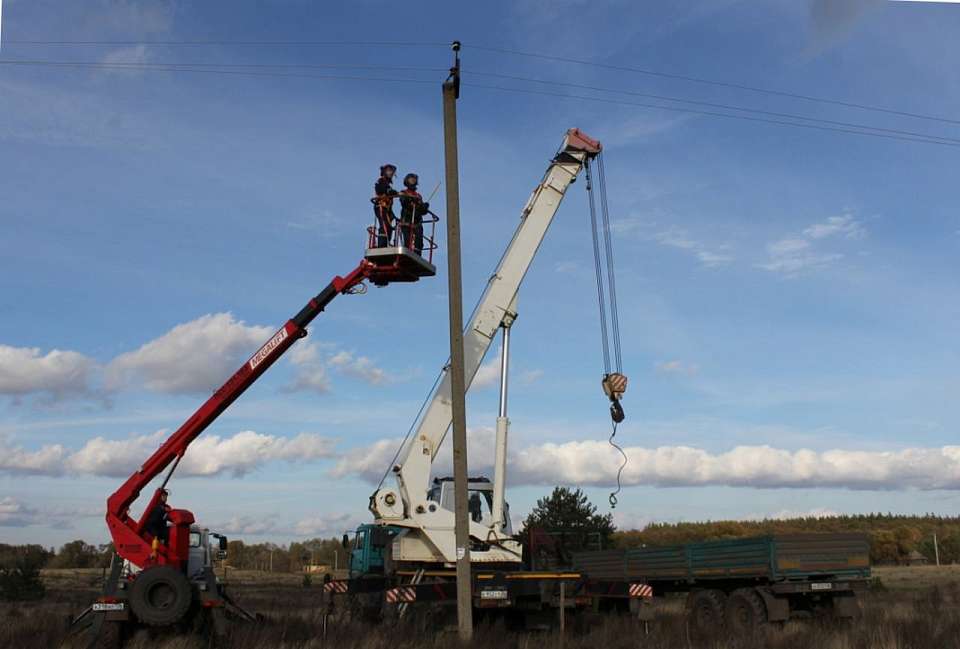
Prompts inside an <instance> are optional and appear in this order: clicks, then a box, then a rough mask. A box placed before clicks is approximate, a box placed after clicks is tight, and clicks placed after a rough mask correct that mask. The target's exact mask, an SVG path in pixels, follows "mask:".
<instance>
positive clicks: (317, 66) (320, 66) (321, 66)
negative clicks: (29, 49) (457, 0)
mask: <svg viewBox="0 0 960 649" xmlns="http://www.w3.org/2000/svg"><path fill="white" fill-rule="evenodd" d="M0 65H24V66H68V67H90V68H101V67H108V68H115V67H133V68H144V69H150V68H168V67H176V68H181V67H184V68H224V69H238V68H239V69H242V68H258V69H280V70H283V69H301V68H302V69H307V70H340V69H343V70H402V71H413V72H444V73H445V72H447V68H428V67H423V66H413V65H370V64H353V63H176V62H170V63H161V62H146V61H144V62H139V61H138V62H134V61H131V62H123V61H116V62H105V61H46V60H37V59H5V60H0Z"/></svg>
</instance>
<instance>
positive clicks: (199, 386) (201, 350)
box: [106, 313, 274, 393]
mask: <svg viewBox="0 0 960 649" xmlns="http://www.w3.org/2000/svg"><path fill="white" fill-rule="evenodd" d="M273 333H274V330H273V329H271V328H269V327H257V326H251V325H247V324H245V323H244V322H243V321H239V320H235V319H234V318H233V315H232V314H230V313H215V314H208V315H205V316H201V317H199V318H197V319H196V320H191V321H190V322H186V323H183V324H179V325H177V326H175V327H174V328H173V329H171V330H170V331H168V332H167V333H165V334H163V335H162V336H160V337H159V338H156V339H154V340H151V341H150V342H148V343H146V344H144V345H143V346H142V347H140V349H138V350H136V351H132V352H127V353H125V354H121V355H120V356H117V358H115V359H114V360H113V361H112V362H111V363H110V364H109V365H108V366H107V369H106V384H107V387H108V388H111V389H120V388H123V387H127V386H128V385H130V384H131V383H135V382H138V381H139V382H142V383H143V385H144V386H145V387H146V388H147V389H149V390H153V391H156V392H167V393H196V392H210V391H211V390H213V389H215V388H217V387H219V386H220V385H221V384H222V383H223V382H224V381H226V380H227V379H228V378H229V377H230V374H231V373H232V372H233V371H234V370H236V369H237V367H238V366H239V365H240V363H241V362H243V359H244V358H246V357H248V356H252V355H253V353H254V352H255V351H256V350H257V348H258V346H259V345H262V344H263V343H264V342H266V340H267V339H268V338H269V337H270V335H271V334H273Z"/></svg>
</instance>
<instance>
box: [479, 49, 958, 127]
mask: <svg viewBox="0 0 960 649" xmlns="http://www.w3.org/2000/svg"><path fill="white" fill-rule="evenodd" d="M463 47H464V49H474V50H479V51H484V52H494V53H497V54H509V55H512V56H522V57H527V58H534V59H541V60H545V61H557V62H561V63H574V64H577V65H586V66H590V67H594V68H602V69H605V70H615V71H618V72H633V73H636V74H644V75H648V76H654V77H662V78H666V79H676V80H679V81H688V82H691V83H700V84H705V85H710V86H719V87H723V88H733V89H736V90H747V91H750V92H757V93H762V94H766V95H774V96H778V97H789V98H791V99H802V100H804V101H811V102H817V103H821V104H832V105H835V106H843V107H845V108H856V109H858V110H868V111H873V112H877V113H887V114H890V115H899V116H901V117H912V118H914V119H925V120H930V121H935V122H945V123H947V124H960V120H956V119H950V118H947V117H938V116H936V115H925V114H923V113H912V112H909V111H903V110H895V109H892V108H883V107H881V106H872V105H870V104H860V103H856V102H850V101H842V100H838V99H828V98H825V97H814V96H812V95H804V94H800V93H796V92H787V91H784V90H773V89H770V88H761V87H758V86H749V85H745V84H740V83H731V82H727V81H717V80H714V79H706V78H703V77H693V76H688V75H683V74H672V73H669V72H661V71H659V70H648V69H644V68H636V67H631V66H626V65H613V64H609V63H597V62H595V61H585V60H583V59H574V58H570V57H566V56H553V55H550V54H539V53H536V52H523V51H520V50H512V49H507V48H502V47H490V46H484V45H470V44H465V45H464V46H463Z"/></svg>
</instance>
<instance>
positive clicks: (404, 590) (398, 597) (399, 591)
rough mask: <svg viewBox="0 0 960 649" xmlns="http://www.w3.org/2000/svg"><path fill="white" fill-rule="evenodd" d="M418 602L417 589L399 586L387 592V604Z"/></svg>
mask: <svg viewBox="0 0 960 649" xmlns="http://www.w3.org/2000/svg"><path fill="white" fill-rule="evenodd" d="M415 601H417V589H416V588H411V587H410V586H398V587H396V588H391V589H390V590H388V591H387V602H389V603H391V604H396V603H398V602H415Z"/></svg>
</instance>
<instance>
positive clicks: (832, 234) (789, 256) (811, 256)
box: [757, 214, 866, 277]
mask: <svg viewBox="0 0 960 649" xmlns="http://www.w3.org/2000/svg"><path fill="white" fill-rule="evenodd" d="M865 235H866V229H865V228H864V227H863V224H862V223H860V222H859V221H857V220H856V219H855V218H854V217H853V216H852V215H850V214H843V215H840V216H831V217H829V218H828V219H826V220H825V221H821V222H819V223H814V224H812V225H810V226H808V227H806V228H804V229H803V231H802V233H801V234H800V235H797V236H789V237H784V238H782V239H779V240H777V241H772V242H770V243H769V244H767V260H766V261H765V262H762V263H759V264H757V266H758V267H759V268H762V269H764V270H768V271H770V272H773V273H779V274H781V275H784V276H786V277H796V276H798V275H800V274H803V273H806V272H810V271H814V270H819V269H822V268H825V267H828V266H830V265H832V264H834V263H835V262H837V261H839V260H841V259H843V257H844V255H843V254H842V253H839V252H830V251H823V250H820V249H819V248H818V246H819V245H820V244H821V243H822V242H823V241H824V240H826V239H830V238H834V239H860V238H862V237H863V236H865Z"/></svg>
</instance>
